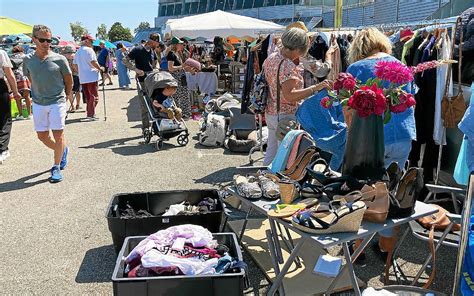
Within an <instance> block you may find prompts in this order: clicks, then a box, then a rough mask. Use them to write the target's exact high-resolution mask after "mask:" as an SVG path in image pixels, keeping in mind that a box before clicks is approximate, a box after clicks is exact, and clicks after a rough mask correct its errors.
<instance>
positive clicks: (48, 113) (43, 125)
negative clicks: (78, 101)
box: [33, 102, 67, 132]
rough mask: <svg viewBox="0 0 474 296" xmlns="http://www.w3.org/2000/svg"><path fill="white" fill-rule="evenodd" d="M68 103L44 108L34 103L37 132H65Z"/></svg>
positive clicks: (34, 120) (34, 119)
mask: <svg viewBox="0 0 474 296" xmlns="http://www.w3.org/2000/svg"><path fill="white" fill-rule="evenodd" d="M66 112H67V107H66V103H65V102H64V103H59V104H52V105H48V106H42V105H38V104H35V103H33V122H34V124H35V131H37V132H47V131H49V130H53V131H58V130H63V129H64V126H65V125H66Z"/></svg>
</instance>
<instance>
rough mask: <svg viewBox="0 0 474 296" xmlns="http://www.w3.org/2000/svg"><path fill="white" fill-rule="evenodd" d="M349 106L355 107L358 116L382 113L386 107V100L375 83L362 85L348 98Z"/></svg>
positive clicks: (381, 90)
mask: <svg viewBox="0 0 474 296" xmlns="http://www.w3.org/2000/svg"><path fill="white" fill-rule="evenodd" d="M348 105H349V107H351V108H353V109H355V110H356V111H357V114H358V115H359V116H360V117H367V116H369V115H371V114H375V115H379V116H380V115H382V114H383V113H384V112H385V109H386V108H387V102H386V99H385V96H384V94H383V89H381V88H378V87H377V85H376V84H374V85H372V86H371V87H369V86H362V87H361V88H360V89H358V90H356V91H355V92H354V94H353V95H352V96H351V97H350V98H349V102H348Z"/></svg>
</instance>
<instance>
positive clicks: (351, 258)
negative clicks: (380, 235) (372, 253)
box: [324, 233, 375, 295]
mask: <svg viewBox="0 0 474 296" xmlns="http://www.w3.org/2000/svg"><path fill="white" fill-rule="evenodd" d="M374 236H375V233H372V234H371V235H369V236H367V237H366V238H364V240H363V241H362V242H361V244H360V245H359V247H358V248H357V249H355V250H354V254H352V256H349V260H347V258H346V261H347V262H346V264H345V265H344V267H342V269H341V270H340V271H339V274H338V275H337V276H336V278H334V280H333V281H332V282H331V284H330V285H329V287H328V289H327V290H326V292H325V293H324V294H325V295H329V294H331V291H332V290H334V287H335V286H336V284H337V282H338V281H339V280H340V278H341V276H342V274H344V272H345V270H346V268H349V264H348V263H350V264H351V268H352V269H353V265H352V263H353V262H354V261H355V260H356V259H357V257H359V255H360V254H361V253H362V251H363V250H364V249H365V247H366V246H367V245H368V244H369V242H370V241H371V240H372V238H374ZM344 245H346V246H347V243H344V244H343V245H342V248H343V251H344V256H345V255H346V254H345V249H344ZM347 252H348V254H349V255H350V253H349V247H348V246H347ZM350 276H351V275H350ZM351 277H352V276H351ZM354 279H355V281H356V287H357V290H359V285H358V284H357V278H356V277H355V275H354ZM351 280H352V279H351ZM354 290H355V288H354ZM356 293H357V292H356ZM359 295H360V290H359Z"/></svg>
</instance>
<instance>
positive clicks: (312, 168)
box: [306, 158, 339, 185]
mask: <svg viewBox="0 0 474 296" xmlns="http://www.w3.org/2000/svg"><path fill="white" fill-rule="evenodd" d="M306 171H307V172H308V175H309V176H310V177H311V178H313V179H314V180H316V181H317V182H318V183H319V184H320V185H326V184H329V183H332V182H335V181H336V179H338V178H339V177H338V175H337V174H336V173H335V172H333V171H332V170H331V169H330V168H329V165H328V163H327V162H326V160H324V159H322V158H318V159H316V160H315V161H313V162H312V163H310V164H309V165H308V166H307V167H306Z"/></svg>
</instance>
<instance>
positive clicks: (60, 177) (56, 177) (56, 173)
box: [49, 165, 63, 183]
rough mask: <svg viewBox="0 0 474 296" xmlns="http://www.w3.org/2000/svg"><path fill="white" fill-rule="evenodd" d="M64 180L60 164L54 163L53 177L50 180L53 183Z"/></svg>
mask: <svg viewBox="0 0 474 296" xmlns="http://www.w3.org/2000/svg"><path fill="white" fill-rule="evenodd" d="M62 180H63V175H62V174H61V169H60V168H59V166H57V165H54V166H53V167H52V168H51V177H50V178H49V182H51V183H58V182H61V181H62Z"/></svg>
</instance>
